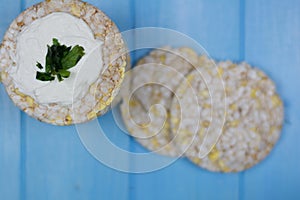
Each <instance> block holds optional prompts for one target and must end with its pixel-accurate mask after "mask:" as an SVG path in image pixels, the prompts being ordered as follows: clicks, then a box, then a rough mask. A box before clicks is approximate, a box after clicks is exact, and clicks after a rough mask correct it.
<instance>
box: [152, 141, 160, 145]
mask: <svg viewBox="0 0 300 200" xmlns="http://www.w3.org/2000/svg"><path fill="white" fill-rule="evenodd" d="M151 143H152V145H153V146H154V147H160V145H159V143H158V142H157V140H152V141H151Z"/></svg>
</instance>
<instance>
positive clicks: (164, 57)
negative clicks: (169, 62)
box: [159, 55, 166, 63]
mask: <svg viewBox="0 0 300 200" xmlns="http://www.w3.org/2000/svg"><path fill="white" fill-rule="evenodd" d="M159 60H160V62H162V63H165V62H166V55H161V56H159Z"/></svg>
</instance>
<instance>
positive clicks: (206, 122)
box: [202, 121, 210, 128]
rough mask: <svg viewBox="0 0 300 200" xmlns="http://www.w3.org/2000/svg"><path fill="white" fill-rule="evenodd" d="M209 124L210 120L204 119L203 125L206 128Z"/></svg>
mask: <svg viewBox="0 0 300 200" xmlns="http://www.w3.org/2000/svg"><path fill="white" fill-rule="evenodd" d="M209 125H210V122H209V121H203V122H202V126H203V127H205V128H207V127H209Z"/></svg>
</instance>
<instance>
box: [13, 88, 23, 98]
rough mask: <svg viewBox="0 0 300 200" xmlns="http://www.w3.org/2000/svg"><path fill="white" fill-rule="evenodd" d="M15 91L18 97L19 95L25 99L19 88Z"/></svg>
mask: <svg viewBox="0 0 300 200" xmlns="http://www.w3.org/2000/svg"><path fill="white" fill-rule="evenodd" d="M14 91H15V93H16V94H17V95H19V96H20V97H25V94H23V93H22V92H20V91H19V88H16V89H15V90H14Z"/></svg>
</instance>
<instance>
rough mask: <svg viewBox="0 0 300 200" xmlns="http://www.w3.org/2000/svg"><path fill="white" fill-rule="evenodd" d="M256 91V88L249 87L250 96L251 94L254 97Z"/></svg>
mask: <svg viewBox="0 0 300 200" xmlns="http://www.w3.org/2000/svg"><path fill="white" fill-rule="evenodd" d="M256 92H257V90H256V89H253V88H252V89H251V93H250V96H251V97H252V98H256Z"/></svg>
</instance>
